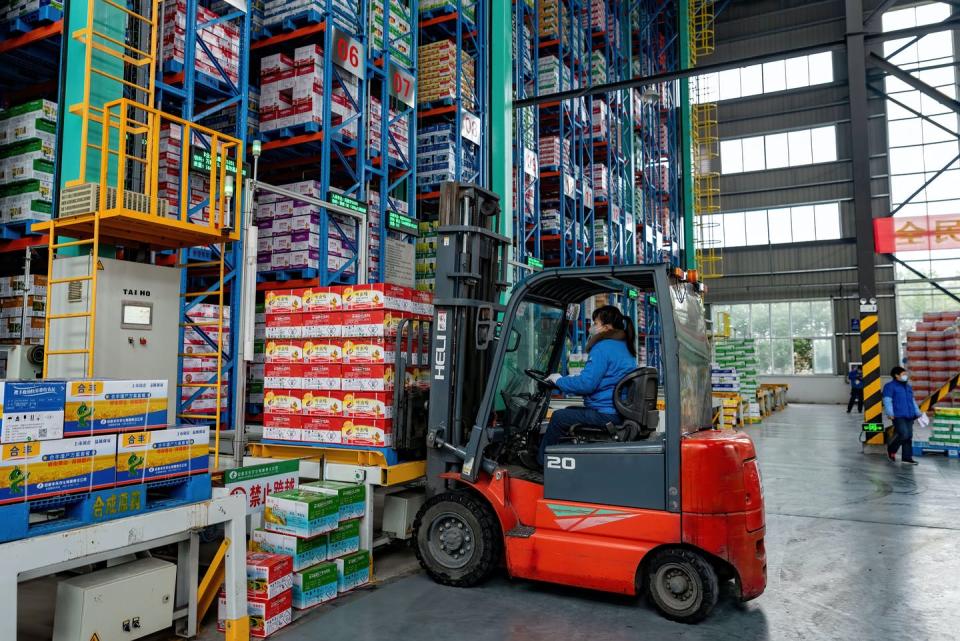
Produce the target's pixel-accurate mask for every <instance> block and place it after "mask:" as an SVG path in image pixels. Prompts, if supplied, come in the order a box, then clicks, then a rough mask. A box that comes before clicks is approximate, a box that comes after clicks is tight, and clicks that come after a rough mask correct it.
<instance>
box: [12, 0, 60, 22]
mask: <svg viewBox="0 0 960 641" xmlns="http://www.w3.org/2000/svg"><path fill="white" fill-rule="evenodd" d="M44 7H49V8H50V9H53V10H55V11H63V2H60V0H5V1H4V2H0V23H3V22H6V21H8V20H13V19H15V18H23V17H27V16H29V15H31V14H32V13H34V12H35V11H37V10H39V9H42V8H44Z"/></svg>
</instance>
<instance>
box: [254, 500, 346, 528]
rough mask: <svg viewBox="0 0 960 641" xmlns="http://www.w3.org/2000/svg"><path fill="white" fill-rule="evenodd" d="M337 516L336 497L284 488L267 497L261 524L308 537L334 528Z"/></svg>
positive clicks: (337, 520) (337, 522)
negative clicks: (285, 489) (283, 490)
mask: <svg viewBox="0 0 960 641" xmlns="http://www.w3.org/2000/svg"><path fill="white" fill-rule="evenodd" d="M338 516H339V505H338V504H337V499H336V497H331V496H326V495H322V494H317V493H315V492H303V491H300V490H287V491H285V492H279V493H276V494H271V495H270V496H268V497H267V506H266V509H265V510H264V527H266V529H268V530H270V531H271V532H279V533H281V534H292V535H294V536H299V537H303V538H310V537H314V536H317V535H318V534H324V533H326V532H330V531H331V530H335V529H336V528H337V525H338V524H339V518H338Z"/></svg>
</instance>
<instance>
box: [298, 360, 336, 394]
mask: <svg viewBox="0 0 960 641" xmlns="http://www.w3.org/2000/svg"><path fill="white" fill-rule="evenodd" d="M342 376H343V366H342V365H339V364H337V363H310V364H305V365H304V366H303V389H305V390H338V389H340V388H341V387H342V383H343V379H342Z"/></svg>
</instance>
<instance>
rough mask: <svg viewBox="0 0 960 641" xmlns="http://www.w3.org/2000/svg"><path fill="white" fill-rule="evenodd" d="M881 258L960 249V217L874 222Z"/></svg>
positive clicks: (916, 217)
mask: <svg viewBox="0 0 960 641" xmlns="http://www.w3.org/2000/svg"><path fill="white" fill-rule="evenodd" d="M873 234H874V245H875V247H876V251H877V253H878V254H893V253H896V252H908V251H930V250H933V249H958V248H960V214H941V215H938V216H897V217H887V218H875V219H874V220H873Z"/></svg>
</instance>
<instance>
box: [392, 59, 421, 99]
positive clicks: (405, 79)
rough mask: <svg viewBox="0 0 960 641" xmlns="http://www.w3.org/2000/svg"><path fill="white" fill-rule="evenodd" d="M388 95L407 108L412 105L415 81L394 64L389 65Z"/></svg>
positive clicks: (415, 88) (415, 86)
mask: <svg viewBox="0 0 960 641" xmlns="http://www.w3.org/2000/svg"><path fill="white" fill-rule="evenodd" d="M389 72H390V95H391V96H393V97H394V98H396V99H397V100H399V101H400V102H402V103H403V104H405V105H406V106H408V107H413V105H414V95H415V94H416V91H417V80H416V78H414V77H413V75H411V74H409V73H407V72H406V71H404V70H403V69H401V68H400V67H398V66H397V65H396V64H394V63H392V62H391V63H390V70H389Z"/></svg>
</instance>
